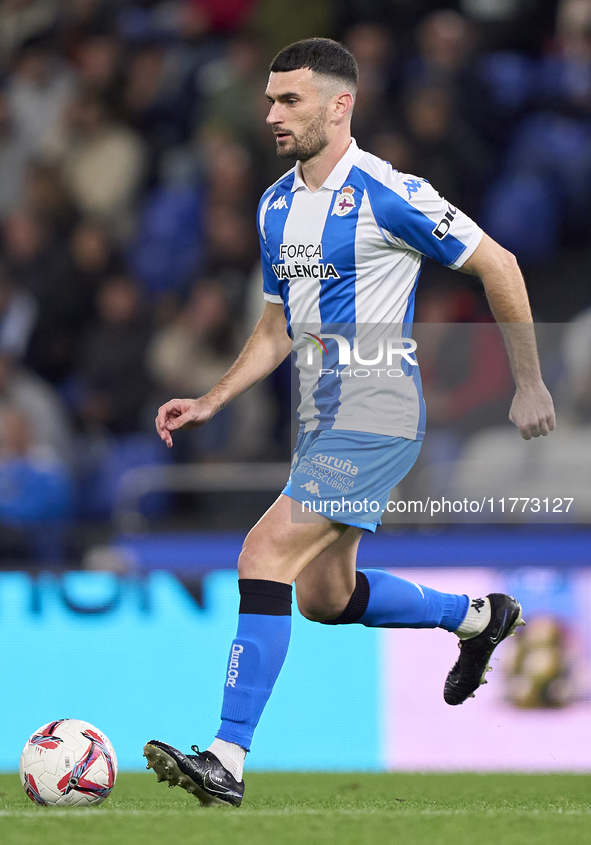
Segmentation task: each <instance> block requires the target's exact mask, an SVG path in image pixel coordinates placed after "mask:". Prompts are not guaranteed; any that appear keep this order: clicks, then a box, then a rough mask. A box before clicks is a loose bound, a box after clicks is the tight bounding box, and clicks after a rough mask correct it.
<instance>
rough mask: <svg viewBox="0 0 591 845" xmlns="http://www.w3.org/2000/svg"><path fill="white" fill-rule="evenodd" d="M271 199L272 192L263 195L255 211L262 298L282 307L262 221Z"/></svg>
mask: <svg viewBox="0 0 591 845" xmlns="http://www.w3.org/2000/svg"><path fill="white" fill-rule="evenodd" d="M271 197H272V192H271V193H270V192H269V191H267V192H266V193H265V194H263V196H262V198H261V201H260V203H259V207H258V211H257V229H258V232H259V241H260V244H261V269H262V272H263V296H264V298H265V299H266V300H267V302H273V303H274V304H276V305H282V304H283V299H282V298H281V295H280V293H279V285H278V279H277V276H276V275H275V273H274V272H273V266H272V262H271V256H270V255H269V250H268V248H267V241H266V237H265V225H264V220H265V214H266V213H267V207H268V205H269V201H270V199H271Z"/></svg>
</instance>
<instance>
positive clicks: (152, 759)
mask: <svg viewBox="0 0 591 845" xmlns="http://www.w3.org/2000/svg"><path fill="white" fill-rule="evenodd" d="M144 757H145V758H146V760H147V761H148V762H147V764H146V769H153V771H154V772H155V773H156V777H157V779H158V783H162V782H163V781H166V782H167V783H168V786H169V788H170V789H172V788H173V787H175V786H180V787H181V788H182V789H185V790H186V791H187V792H188V793H189V794H190V795H195V797H196V798H198V799H199V801H200V802H201V804H203V806H204V807H231V806H232V804H229V803H228V802H227V801H222V800H221V798H216V797H215V796H214V795H210V794H209V793H208V792H205V790H204V789H202V788H201V787H200V786H198V784H196V783H195V781H194V780H193V779H192V778H190V777H189V776H188V775H186V774H184V772H181V770H180V769H179V766H178V763H177V761H176V760H175V759H174V757H171V756H170V754H167V753H166V751H163V750H162V748H158V747H157V746H155V745H150V743H149V742H148V743H147V744H146V745H145V746H144Z"/></svg>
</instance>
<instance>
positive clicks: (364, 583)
mask: <svg viewBox="0 0 591 845" xmlns="http://www.w3.org/2000/svg"><path fill="white" fill-rule="evenodd" d="M368 604H369V581H368V580H367V575H366V574H365V573H364V572H359V570H357V581H356V583H355V589H354V590H353V593H352V595H351V598H350V599H349V604H348V605H347V607H346V608H345V609H344V610H343V612H342V613H341V615H340V616H337V618H336V619H331V620H330V622H323V623H322V624H323V625H351V624H353V622H359V620H360V619H361V617H362V616H363V614H364V613H365V611H366V610H367V605H368Z"/></svg>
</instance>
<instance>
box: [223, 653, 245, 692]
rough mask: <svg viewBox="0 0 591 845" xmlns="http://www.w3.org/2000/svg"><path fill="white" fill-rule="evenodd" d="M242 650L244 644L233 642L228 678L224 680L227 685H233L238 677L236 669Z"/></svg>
mask: <svg viewBox="0 0 591 845" xmlns="http://www.w3.org/2000/svg"><path fill="white" fill-rule="evenodd" d="M243 651H244V646H241V645H239V644H238V643H234V645H233V646H232V651H231V653H230V665H229V667H228V679H227V681H226V686H227V687H235V686H236V680H237V678H238V669H239V663H240V655H241V654H242V652H243Z"/></svg>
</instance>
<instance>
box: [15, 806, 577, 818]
mask: <svg viewBox="0 0 591 845" xmlns="http://www.w3.org/2000/svg"><path fill="white" fill-rule="evenodd" d="M216 809H217V810H218V811H219V809H221V810H222V813H221V814H220V813H219V812H218V813H217V815H223V816H224V817H225V818H230V817H232V818H234V817H235V818H242V817H244V816H255V817H260V816H297V815H301V816H335V815H337V816H392V817H396V816H398V817H405V818H407V817H409V816H471V815H478V816H482V813H483V812H484V813H485V814H486V815H488V816H499V815H520V816H531V817H534V818H535V817H536V816H537V817H543V816H559V815H564V816H589V815H591V809H588V810H583V809H581V810H564V809H563V808H562V807H552V808H550V807H549V808H548V809H545V810H531V809H528V808H523V809H510V808H499V809H497V810H482V809H480V808H475V809H473V810H469V809H462V810H444V809H441V810H430V809H424V810H411V809H410V808H405V807H397V808H395V809H388V808H373V809H362V808H346V807H336V808H334V809H328V808H327V809H320V808H317V809H314V808H309V809H299V808H291V807H286V808H285V809H283V810H256V809H237V808H236V809H234V808H230V807H228V808H227V809H225V808H215V809H214V810H213V813H214V814H215V810H216ZM231 810H234V811H233V812H230V811H231ZM189 812H191V813H193V812H197V813H201V812H204V810H202V808H201V807H195V808H194V809H191V810H189ZM205 812H212V809H211V808H210V809H209V811H205ZM97 814H98V815H99V816H103V815H108V816H181V815H183V816H186V815H187V808H183V809H179V810H174V809H168V810H133V809H123V808H119V807H113V808H112V809H107V808H105V809H104V810H98V809H96V810H91V809H88V808H87V809H77V808H75V807H72V808H68V807H55V808H43V807H39V809H37V810H0V817H9V818H19V817H23V818H37V819H41V818H52V817H53V816H60V817H61V816H78V817H80V816H86V817H91V816H92V817H94V816H96V815H97Z"/></svg>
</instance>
